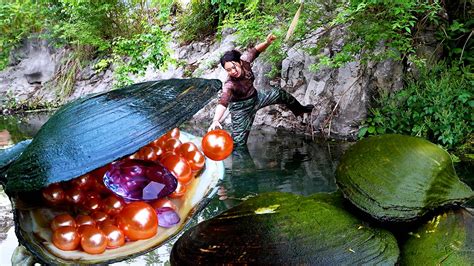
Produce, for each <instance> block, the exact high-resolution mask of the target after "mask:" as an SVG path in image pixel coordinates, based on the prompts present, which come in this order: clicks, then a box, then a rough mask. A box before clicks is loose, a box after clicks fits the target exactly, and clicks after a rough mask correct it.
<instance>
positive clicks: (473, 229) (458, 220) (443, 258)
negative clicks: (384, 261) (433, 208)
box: [401, 209, 474, 265]
mask: <svg viewBox="0 0 474 266" xmlns="http://www.w3.org/2000/svg"><path fill="white" fill-rule="evenodd" d="M473 262H474V210H473V209H459V210H455V211H453V210H452V211H448V212H446V213H443V214H440V215H438V216H436V217H434V218H433V219H432V220H431V221H429V222H428V223H426V224H424V225H423V226H421V227H420V228H419V229H418V230H417V231H415V232H413V233H411V236H410V238H409V239H408V240H407V242H406V243H405V245H403V247H402V257H401V263H402V264H403V265H442V264H443V265H472V263H473Z"/></svg>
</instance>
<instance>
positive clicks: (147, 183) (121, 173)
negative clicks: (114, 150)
mask: <svg viewBox="0 0 474 266" xmlns="http://www.w3.org/2000/svg"><path fill="white" fill-rule="evenodd" d="M104 184H105V186H106V187H107V188H108V189H110V190H111V191H112V192H114V193H115V194H117V195H118V196H121V197H122V198H124V199H126V200H131V201H133V200H155V199H160V198H163V197H166V196H168V195H169V194H171V193H173V191H175V190H176V187H177V186H178V180H177V179H176V178H175V177H174V176H173V174H171V172H170V171H169V170H168V169H166V168H165V167H164V166H163V165H162V164H161V163H159V162H156V163H155V162H152V161H143V160H130V159H125V160H122V161H119V162H116V163H114V164H113V165H112V166H111V168H110V169H109V171H107V172H106V173H105V175H104Z"/></svg>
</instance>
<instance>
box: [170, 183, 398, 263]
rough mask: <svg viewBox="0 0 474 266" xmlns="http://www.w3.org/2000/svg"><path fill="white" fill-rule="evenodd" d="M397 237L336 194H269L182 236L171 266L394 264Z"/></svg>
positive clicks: (396, 257)
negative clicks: (360, 215) (359, 215)
mask: <svg viewBox="0 0 474 266" xmlns="http://www.w3.org/2000/svg"><path fill="white" fill-rule="evenodd" d="M398 255H399V250H398V246H397V243H396V240H395V237H394V236H393V235H392V234H391V233H390V232H388V231H386V230H382V229H376V228H371V227H369V226H368V225H366V224H365V223H364V222H362V221H361V220H359V219H357V218H356V217H354V216H352V215H351V214H350V213H348V212H347V211H345V210H344V209H343V207H342V196H341V195H340V194H323V193H321V194H314V195H312V196H310V197H303V196H297V195H293V194H288V193H281V192H272V193H266V194H261V195H259V196H257V197H255V198H251V199H249V200H247V201H245V202H243V203H242V204H241V205H239V206H236V207H234V208H232V209H229V210H227V211H225V212H224V213H222V214H220V215H218V216H217V217H215V218H212V219H210V220H207V221H204V222H202V223H200V224H198V225H197V226H196V227H194V228H191V229H190V230H188V231H186V232H185V233H184V234H183V235H182V236H181V237H180V238H179V239H178V241H177V242H176V243H175V245H174V246H173V250H172V252H171V257H170V260H171V263H172V264H173V265H191V264H193V265H196V264H219V265H221V264H264V265H270V264H272V265H287V264H292V265H295V264H296V265H300V264H311V265H314V264H325V265H341V264H345V265H352V264H358V265H360V264H387V265H394V264H395V263H396V262H397V259H398Z"/></svg>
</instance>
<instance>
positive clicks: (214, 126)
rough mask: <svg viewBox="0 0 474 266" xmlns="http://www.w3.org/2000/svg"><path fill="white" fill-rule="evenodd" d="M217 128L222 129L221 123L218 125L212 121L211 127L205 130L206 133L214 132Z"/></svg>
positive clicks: (217, 122)
mask: <svg viewBox="0 0 474 266" xmlns="http://www.w3.org/2000/svg"><path fill="white" fill-rule="evenodd" d="M217 128H220V129H222V125H221V123H219V121H212V124H211V126H210V127H209V128H208V129H207V132H209V131H211V130H214V129H217Z"/></svg>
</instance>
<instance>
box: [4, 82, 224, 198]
mask: <svg viewBox="0 0 474 266" xmlns="http://www.w3.org/2000/svg"><path fill="white" fill-rule="evenodd" d="M220 87H221V82H220V81H219V80H206V79H184V80H181V79H170V80H160V81H149V82H143V83H139V84H134V85H131V86H128V87H125V88H122V89H118V90H113V91H110V92H106V93H101V94H96V95H92V96H88V97H85V98H80V99H77V100H75V101H73V102H71V103H68V104H67V105H65V106H63V107H62V108H60V109H59V110H58V111H56V113H55V114H54V115H53V116H51V117H50V119H49V120H48V121H47V122H46V123H45V124H44V125H43V126H42V127H41V129H40V130H39V131H38V133H37V134H36V136H35V138H34V139H33V141H32V142H31V143H30V144H29V145H28V147H26V149H25V150H24V151H23V153H22V154H21V156H20V157H19V158H17V159H16V160H15V161H14V162H13V163H11V165H10V166H9V167H8V169H7V170H6V171H5V173H4V175H5V176H6V178H7V180H6V186H5V187H6V191H7V192H14V191H28V190H34V189H39V188H41V187H45V186H47V185H48V184H51V183H56V182H60V181H66V180H70V179H72V178H74V177H78V176H81V175H83V174H85V173H88V172H91V171H92V170H94V169H97V168H99V167H101V166H104V165H106V164H108V163H110V162H112V161H114V160H117V159H119V158H121V157H123V156H125V155H128V154H132V153H134V152H135V151H137V150H138V149H139V148H141V147H142V146H144V145H146V144H148V143H150V142H152V141H153V140H155V139H157V138H158V137H160V136H161V135H163V134H165V133H166V132H167V131H169V130H171V129H172V128H174V127H177V126H179V125H180V124H181V123H183V122H185V121H186V120H188V119H189V118H191V117H192V116H193V115H194V114H195V113H196V112H197V111H199V110H200V109H201V108H202V107H203V106H204V105H206V104H207V103H208V102H209V101H210V100H211V97H213V96H214V95H215V94H216V93H217V91H218V90H219V89H220ZM1 174H2V173H0V175H1Z"/></svg>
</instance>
